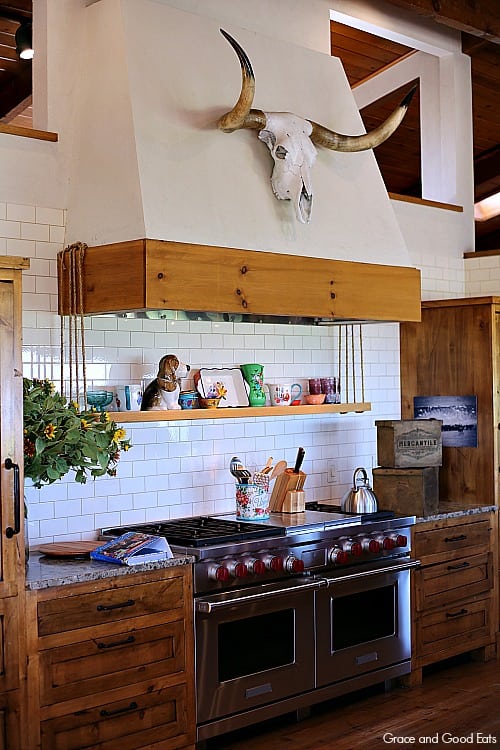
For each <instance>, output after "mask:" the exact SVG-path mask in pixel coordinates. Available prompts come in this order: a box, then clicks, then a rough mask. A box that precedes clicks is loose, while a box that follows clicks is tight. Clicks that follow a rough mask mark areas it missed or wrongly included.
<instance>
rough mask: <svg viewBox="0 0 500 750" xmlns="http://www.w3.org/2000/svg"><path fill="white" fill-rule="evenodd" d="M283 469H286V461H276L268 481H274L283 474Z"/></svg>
mask: <svg viewBox="0 0 500 750" xmlns="http://www.w3.org/2000/svg"><path fill="white" fill-rule="evenodd" d="M285 469H286V461H278V463H277V464H276V465H275V467H274V469H273V470H272V472H271V476H270V479H276V477H279V475H280V474H283V472H284V471H285Z"/></svg>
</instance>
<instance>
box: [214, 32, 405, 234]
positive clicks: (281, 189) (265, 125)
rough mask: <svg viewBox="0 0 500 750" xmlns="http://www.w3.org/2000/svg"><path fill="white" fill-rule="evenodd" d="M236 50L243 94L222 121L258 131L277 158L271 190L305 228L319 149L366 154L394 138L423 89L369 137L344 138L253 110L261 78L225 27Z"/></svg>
mask: <svg viewBox="0 0 500 750" xmlns="http://www.w3.org/2000/svg"><path fill="white" fill-rule="evenodd" d="M220 32H221V34H222V35H223V36H224V37H225V38H226V39H227V41H228V42H229V44H230V45H231V46H232V48H233V49H234V51H235V52H236V54H237V56H238V59H239V61H240V65H241V92H240V95H239V97H238V101H237V102H236V104H235V105H234V107H233V108H232V109H231V110H230V111H229V112H226V114H224V115H222V117H221V118H220V119H219V121H218V123H217V124H218V127H219V129H220V130H222V131H223V132H224V133H232V132H234V131H235V130H240V129H241V128H248V129H251V130H258V131H259V134H258V137H259V140H261V141H263V142H264V143H265V144H266V146H267V147H268V148H269V151H270V152H271V156H272V157H273V160H274V168H273V173H272V175H271V186H272V189H273V192H274V195H275V196H276V198H279V199H280V200H290V201H292V202H293V204H294V208H295V214H296V217H297V219H298V221H300V222H301V224H308V223H309V222H310V220H311V210H312V201H313V189H312V181H311V168H312V166H313V164H314V161H315V159H316V155H317V151H316V148H315V146H316V145H317V146H324V147H325V148H327V149H330V150H331V151H349V152H354V151H366V150H368V149H371V148H375V147H376V146H379V145H380V144H381V143H383V142H384V141H385V140H387V138H389V137H390V136H391V135H392V134H393V133H394V131H395V130H396V129H397V128H398V126H399V125H400V124H401V121H402V120H403V117H404V116H405V114H406V112H407V110H408V107H409V104H410V101H411V99H412V97H413V95H414V93H415V91H416V89H417V87H416V86H414V87H413V88H412V89H411V91H409V92H408V94H406V96H405V98H404V99H403V101H402V102H401V104H400V105H399V106H398V107H396V109H395V110H394V112H392V113H391V114H390V115H389V117H388V118H387V119H386V120H385V121H384V122H383V123H382V124H381V125H379V126H378V127H377V128H375V129H374V130H371V131H370V132H369V133H365V134H364V135H342V134H340V133H336V132H335V131H333V130H330V129H329V128H325V127H323V126H322V125H318V123H316V122H313V121H312V120H307V119H304V118H302V117H299V116H298V115H294V114H290V113H288V112H263V111H262V110H260V109H252V104H253V99H254V94H255V76H254V72H253V69H252V64H251V62H250V60H249V59H248V56H247V54H246V52H245V51H244V50H243V48H242V47H241V46H240V45H239V44H238V42H237V41H236V40H235V39H233V37H232V36H230V34H228V33H227V31H224V29H220Z"/></svg>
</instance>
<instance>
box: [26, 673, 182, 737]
mask: <svg viewBox="0 0 500 750" xmlns="http://www.w3.org/2000/svg"><path fill="white" fill-rule="evenodd" d="M187 715H188V712H187V691H186V687H185V685H176V686H173V687H156V688H155V689H154V690H150V689H149V688H148V687H145V688H144V690H143V692H140V693H138V694H134V695H132V697H130V698H125V699H121V700H112V699H110V700H109V702H108V701H103V702H102V703H100V704H99V705H97V706H94V707H87V708H86V709H85V710H83V711H74V712H73V713H70V714H66V715H64V716H58V717H56V718H52V719H48V720H46V721H43V722H42V724H41V748H42V750H55V749H56V748H61V749H62V748H64V750H95V748H99V750H117V748H119V749H120V750H150V748H151V747H161V748H162V750H177V748H180V747H185V746H186V745H190V744H191V743H194V737H193V736H192V735H193V734H194V725H193V727H190V726H188V721H187ZM155 743H158V745H156V744H155ZM159 743H161V745H160V744H159Z"/></svg>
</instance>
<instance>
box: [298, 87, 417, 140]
mask: <svg viewBox="0 0 500 750" xmlns="http://www.w3.org/2000/svg"><path fill="white" fill-rule="evenodd" d="M416 90H417V86H414V87H413V88H412V89H411V91H409V92H408V94H406V96H405V98H404V99H403V101H402V102H401V104H400V105H399V106H398V107H396V109H395V110H394V112H392V114H390V115H389V117H388V118H387V120H385V121H384V122H383V123H382V124H381V125H379V126H378V128H375V129H374V130H370V132H369V133H365V134H364V135H341V134H340V133H335V131H333V130H329V129H328V128H325V127H323V125H318V124H317V123H316V122H312V121H311V120H310V121H309V122H310V123H311V125H312V133H311V140H312V142H313V143H315V144H317V145H318V146H325V148H329V149H331V150H332V151H366V150H367V149H370V148H375V147H376V146H379V145H380V144H381V143H383V142H384V141H385V140H387V138H389V136H391V135H392V134H393V133H394V131H395V130H396V128H397V127H398V126H399V125H400V124H401V121H402V120H403V117H404V116H405V114H406V112H407V110H408V107H409V105H410V102H411V100H412V97H413V94H414V93H415V91H416Z"/></svg>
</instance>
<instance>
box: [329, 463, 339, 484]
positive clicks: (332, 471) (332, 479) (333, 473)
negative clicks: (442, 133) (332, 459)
mask: <svg viewBox="0 0 500 750" xmlns="http://www.w3.org/2000/svg"><path fill="white" fill-rule="evenodd" d="M326 481H327V482H328V484H337V482H338V476H337V467H336V466H335V464H328V472H327V478H326Z"/></svg>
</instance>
